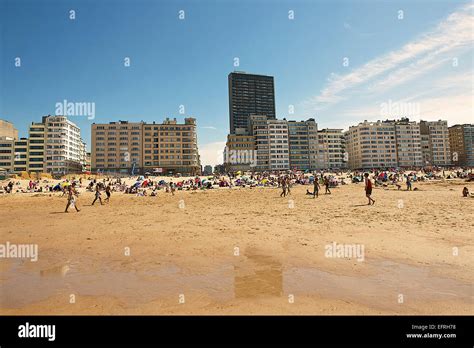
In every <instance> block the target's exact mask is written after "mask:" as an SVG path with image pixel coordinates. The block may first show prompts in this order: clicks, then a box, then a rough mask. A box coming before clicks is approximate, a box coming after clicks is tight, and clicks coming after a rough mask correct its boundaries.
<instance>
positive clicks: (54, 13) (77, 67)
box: [0, 0, 474, 164]
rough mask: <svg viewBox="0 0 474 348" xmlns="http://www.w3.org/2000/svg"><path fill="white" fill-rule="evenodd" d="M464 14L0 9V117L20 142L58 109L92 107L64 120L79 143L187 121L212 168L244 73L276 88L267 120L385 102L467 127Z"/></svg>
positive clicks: (217, 1)
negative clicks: (136, 125)
mask: <svg viewBox="0 0 474 348" xmlns="http://www.w3.org/2000/svg"><path fill="white" fill-rule="evenodd" d="M70 10H74V11H75V15H76V18H75V19H74V20H71V19H69V11H70ZM180 10H184V14H185V18H184V20H181V19H179V17H178V15H179V11H180ZM289 11H294V19H290V18H289ZM400 11H403V13H401V12H400ZM472 14H473V8H472V3H470V2H466V1H436V0H434V1H427V0H426V1H425V0H423V1H420V0H411V1H375V0H370V1H369V0H365V1H355V0H354V1H337V0H336V1H329V0H324V1H323V0H320V1H316V0H306V1H278V0H275V1H270V0H254V1H249V0H239V1H237V0H236V1H225V0H214V1H204V0H203V1H201V0H195V1H190V0H188V1H157V0H154V1H152V0H147V1H145V0H135V1H131V0H117V1H112V0H102V1H88V0H81V1H67V0H61V1H59V0H43V1H38V0H15V1H13V0H0V25H1V29H0V30H1V37H0V65H1V72H0V74H1V75H0V118H2V119H7V120H9V121H12V122H14V123H15V125H16V127H17V128H18V129H19V130H20V135H22V136H26V135H27V133H26V132H27V126H28V124H29V123H30V122H32V121H38V120H40V118H41V116H42V115H46V114H54V113H55V105H56V103H57V102H62V101H63V100H64V99H66V100H68V101H71V102H93V103H95V107H96V117H95V119H94V120H89V119H88V118H87V117H84V116H71V117H70V118H71V120H72V121H73V122H75V123H77V124H78V125H79V126H80V127H81V130H82V134H83V137H84V139H85V140H86V142H87V143H90V124H91V122H97V123H100V122H109V121H115V120H119V119H121V120H129V121H140V120H144V121H153V120H155V121H159V122H161V121H162V120H163V119H164V118H165V117H177V118H178V119H179V120H182V119H183V118H184V117H185V116H193V117H196V118H197V120H198V141H199V146H200V152H201V156H202V158H203V164H208V163H211V164H215V163H216V162H217V159H218V156H217V155H216V154H217V151H219V150H222V148H223V146H224V144H225V139H226V135H227V133H228V131H229V121H228V94H227V75H228V74H229V72H231V71H233V70H241V71H247V72H251V73H261V74H266V75H272V76H274V77H275V93H276V108H277V116H278V118H283V117H286V118H290V119H296V120H299V119H307V118H309V117H314V118H316V120H317V122H318V124H319V127H320V128H325V127H335V128H347V127H348V126H349V125H351V124H356V123H357V122H359V121H362V120H364V119H369V120H376V119H382V118H386V117H384V116H386V115H383V114H382V113H381V111H380V110H381V105H382V104H383V103H389V102H393V103H400V104H401V103H405V104H404V105H409V106H410V105H411V104H410V103H416V105H417V106H419V108H418V109H419V110H421V111H420V112H419V113H418V114H417V115H414V116H415V118H417V117H418V118H419V117H421V118H423V119H439V118H442V119H448V121H449V123H450V124H454V123H460V122H473V120H472V111H473V107H472V106H473V105H472V95H473V93H472V83H473V75H472V72H473V59H474V54H473V45H472V43H473V42H472V41H473V37H472V31H473V16H472ZM400 17H402V18H400ZM17 57H20V58H21V66H20V67H15V58H17ZM125 57H129V58H130V62H131V65H130V67H125V66H124V59H125ZM235 57H238V58H239V62H240V66H239V67H234V58H235ZM180 105H184V107H185V114H184V115H182V114H180V113H179V107H180ZM290 106H293V108H294V114H289V110H290Z"/></svg>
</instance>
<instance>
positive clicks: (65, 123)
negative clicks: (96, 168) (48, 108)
mask: <svg viewBox="0 0 474 348" xmlns="http://www.w3.org/2000/svg"><path fill="white" fill-rule="evenodd" d="M43 125H44V139H43V141H44V163H43V171H44V172H46V173H51V174H53V175H64V174H70V173H81V172H82V170H83V166H82V162H81V161H83V157H84V152H85V151H84V150H85V148H84V146H85V144H84V143H83V141H82V138H81V130H80V128H79V127H78V126H77V125H76V124H75V123H73V122H71V121H69V120H68V119H67V117H66V116H44V117H43ZM35 128H37V126H35ZM33 135H34V133H33V132H32V129H31V127H30V153H29V156H30V170H31V164H32V158H33V152H34V151H33V149H32V147H33V144H32V142H33V141H34V138H33V137H32V136H33ZM40 136H41V133H40V130H39V128H38V139H40ZM38 153H39V152H38Z"/></svg>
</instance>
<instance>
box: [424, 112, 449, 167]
mask: <svg viewBox="0 0 474 348" xmlns="http://www.w3.org/2000/svg"><path fill="white" fill-rule="evenodd" d="M420 135H421V141H422V152H423V153H422V157H423V160H424V161H425V163H424V165H434V166H447V165H451V150H450V146H449V130H448V122H447V121H442V120H439V121H420Z"/></svg>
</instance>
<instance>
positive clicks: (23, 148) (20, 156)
mask: <svg viewBox="0 0 474 348" xmlns="http://www.w3.org/2000/svg"><path fill="white" fill-rule="evenodd" d="M29 144H30V142H29V140H28V138H20V139H18V140H15V161H14V167H13V171H14V172H15V173H17V174H20V173H21V172H28V163H29Z"/></svg>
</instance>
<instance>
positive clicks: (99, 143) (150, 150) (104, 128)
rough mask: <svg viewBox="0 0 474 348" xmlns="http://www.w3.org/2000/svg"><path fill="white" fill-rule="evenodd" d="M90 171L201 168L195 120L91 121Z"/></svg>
mask: <svg viewBox="0 0 474 348" xmlns="http://www.w3.org/2000/svg"><path fill="white" fill-rule="evenodd" d="M91 169H92V171H100V172H107V173H136V174H138V173H148V172H150V173H155V174H158V173H159V174H166V173H181V174H187V175H196V174H199V173H200V171H201V164H200V159H199V153H198V147H197V131H196V120H195V119H194V118H186V119H185V120H184V124H179V123H177V121H176V119H173V120H170V119H169V118H167V119H166V120H165V121H164V122H163V123H162V124H158V123H156V122H153V123H144V122H138V123H129V122H127V121H119V122H110V123H108V124H92V168H91Z"/></svg>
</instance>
